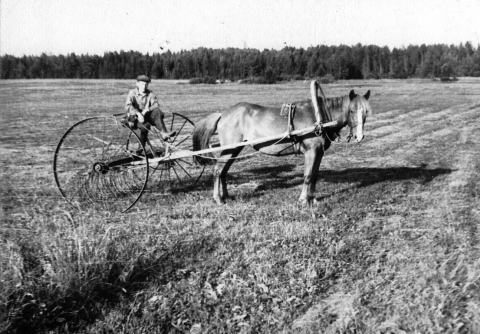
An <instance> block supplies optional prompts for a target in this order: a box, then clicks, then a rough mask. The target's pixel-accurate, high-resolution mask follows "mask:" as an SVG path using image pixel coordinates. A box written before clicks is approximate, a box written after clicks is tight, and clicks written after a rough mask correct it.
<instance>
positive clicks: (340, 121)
mask: <svg viewBox="0 0 480 334" xmlns="http://www.w3.org/2000/svg"><path fill="white" fill-rule="evenodd" d="M322 93H323V92H322ZM369 97H370V90H369V91H367V93H366V94H365V95H363V96H362V95H357V94H356V93H355V92H354V91H353V90H352V91H350V94H349V95H345V96H341V97H335V98H326V99H323V101H324V103H325V104H324V106H326V109H327V110H329V111H330V113H331V118H332V120H335V121H336V122H337V125H336V126H332V127H328V128H327V127H325V128H323V129H322V132H321V134H320V135H316V134H315V133H310V134H308V135H304V136H299V137H297V138H292V139H291V140H286V141H285V140H282V141H277V142H275V143H274V145H272V143H271V142H269V143H263V144H257V145H253V146H252V147H253V148H254V149H255V150H257V151H259V152H261V153H264V154H268V155H274V156H285V155H290V154H296V153H298V151H300V152H301V153H303V155H304V157H305V164H304V165H305V167H304V176H303V186H302V192H301V194H300V197H299V201H300V202H301V203H303V204H309V205H310V204H312V202H313V201H314V200H315V197H314V196H315V187H316V183H317V179H318V173H319V168H320V163H321V161H322V158H323V155H324V153H325V151H326V150H327V149H328V148H329V147H330V145H331V142H332V140H334V139H335V138H336V137H337V135H338V134H339V131H340V130H341V129H342V128H343V127H345V126H346V125H348V126H349V127H350V136H352V135H353V134H352V131H353V129H354V128H356V134H355V140H356V141H357V142H361V141H362V140H363V138H364V134H363V127H364V124H365V121H366V117H367V115H371V114H372V111H371V108H370V104H369V102H368V99H369ZM315 103H316V101H315ZM294 105H295V106H296V108H295V115H294V118H293V126H294V128H295V129H296V130H299V129H302V128H307V127H311V126H312V125H314V124H315V122H316V119H317V120H318V117H316V115H315V110H314V108H315V104H314V98H313V97H312V100H307V101H300V102H295V103H294ZM280 112H281V108H273V107H264V106H260V105H257V104H251V103H246V102H241V103H238V104H236V105H234V106H232V107H230V108H228V109H227V110H225V111H223V112H217V113H213V114H211V115H209V116H207V117H206V118H205V119H203V120H201V121H200V122H197V124H196V125H195V129H194V130H193V134H192V140H193V150H194V151H197V150H202V149H206V148H208V147H209V141H210V138H211V136H212V135H213V134H214V133H215V132H216V133H217V134H218V138H219V141H220V145H221V146H224V145H229V144H234V143H240V142H243V141H250V140H256V139H259V138H262V137H270V136H274V135H281V134H283V133H285V132H286V128H287V122H286V119H285V118H284V117H283V116H282V115H281V114H280ZM292 142H293V143H292ZM294 144H295V145H294ZM295 146H296V147H297V149H295ZM243 147H244V146H240V147H236V148H230V149H225V150H223V151H221V153H220V157H219V158H217V159H216V160H217V161H216V164H215V167H214V173H213V174H214V186H213V199H214V200H215V201H216V202H217V203H218V204H224V203H225V199H226V198H228V197H229V196H228V191H227V181H226V176H227V173H228V170H229V168H230V166H231V165H232V164H233V162H234V161H235V158H236V157H237V156H238V155H239V154H240V152H241V151H242V149H243ZM194 159H195V161H196V162H197V163H199V164H201V165H205V164H208V163H209V161H212V159H209V157H207V156H205V155H204V156H201V155H197V156H194ZM220 184H221V185H222V189H220ZM221 190H222V192H221ZM220 192H221V194H220Z"/></svg>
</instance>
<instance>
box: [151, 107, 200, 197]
mask: <svg viewBox="0 0 480 334" xmlns="http://www.w3.org/2000/svg"><path fill="white" fill-rule="evenodd" d="M165 126H166V127H167V130H168V131H175V132H176V134H175V136H173V137H171V138H169V139H168V140H167V141H165V142H164V141H163V140H162V139H161V136H160V133H159V132H158V131H155V130H153V131H151V133H150V134H149V140H150V142H151V143H152V145H153V146H154V147H159V146H161V147H163V150H162V149H160V150H158V149H155V150H156V151H157V152H160V153H161V154H157V156H160V157H162V156H163V157H165V156H167V157H168V155H169V153H173V152H176V151H189V152H192V150H193V144H192V132H193V129H194V127H195V124H194V123H193V122H192V121H191V120H190V119H189V118H188V117H185V116H183V115H181V114H178V113H172V116H171V117H167V118H165ZM152 135H153V136H152ZM152 138H153V140H152ZM147 146H148V145H147ZM147 151H149V150H148V149H147ZM204 169H205V166H201V165H197V164H196V163H195V162H194V160H193V155H192V156H189V157H187V158H179V159H174V160H167V161H164V162H162V161H161V162H159V163H156V162H152V163H151V164H150V176H149V187H148V189H149V191H151V192H158V191H160V192H163V191H178V190H185V189H188V188H190V187H192V186H194V185H195V184H196V183H197V182H198V180H199V179H200V178H201V176H202V175H203V172H204Z"/></svg>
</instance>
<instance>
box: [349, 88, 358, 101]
mask: <svg viewBox="0 0 480 334" xmlns="http://www.w3.org/2000/svg"><path fill="white" fill-rule="evenodd" d="M355 96H357V94H355V91H354V90H353V89H352V90H351V91H350V94H349V95H348V97H349V98H350V101H353V99H354V98H355Z"/></svg>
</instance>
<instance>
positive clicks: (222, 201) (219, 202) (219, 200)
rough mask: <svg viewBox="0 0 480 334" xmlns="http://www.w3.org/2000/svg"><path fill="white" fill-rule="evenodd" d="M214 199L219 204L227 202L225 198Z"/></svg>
mask: <svg viewBox="0 0 480 334" xmlns="http://www.w3.org/2000/svg"><path fill="white" fill-rule="evenodd" d="M213 200H214V201H215V203H217V204H218V205H224V204H225V200H223V199H220V198H214V199H213Z"/></svg>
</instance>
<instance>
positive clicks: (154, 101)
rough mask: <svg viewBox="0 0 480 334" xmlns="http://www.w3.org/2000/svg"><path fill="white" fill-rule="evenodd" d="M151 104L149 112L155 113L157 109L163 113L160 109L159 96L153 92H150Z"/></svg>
mask: <svg viewBox="0 0 480 334" xmlns="http://www.w3.org/2000/svg"><path fill="white" fill-rule="evenodd" d="M149 104H150V105H149V106H148V111H153V110H155V109H158V110H160V111H162V110H161V109H160V105H159V104H158V99H157V96H156V95H155V93H153V92H150V103H149Z"/></svg>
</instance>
